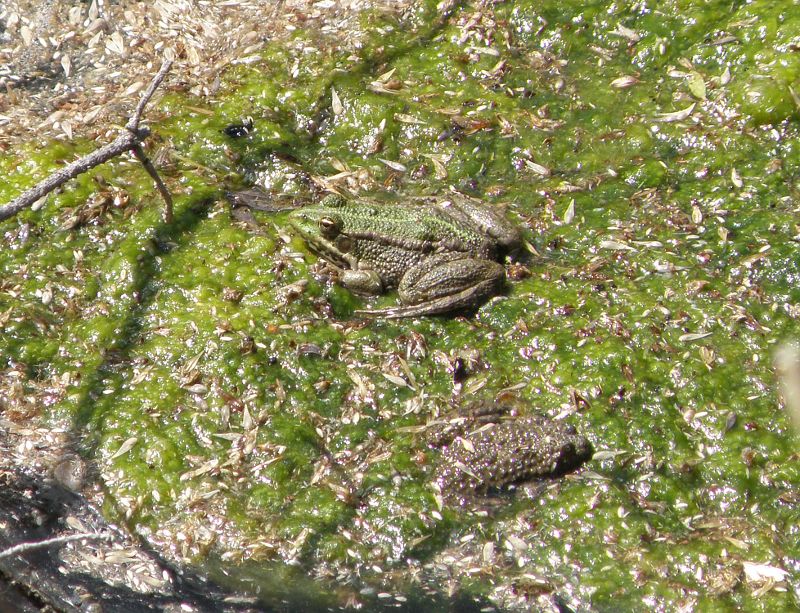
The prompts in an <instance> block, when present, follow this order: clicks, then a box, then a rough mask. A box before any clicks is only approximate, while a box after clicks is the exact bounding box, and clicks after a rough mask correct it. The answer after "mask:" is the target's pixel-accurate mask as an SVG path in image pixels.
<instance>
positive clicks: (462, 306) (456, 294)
mask: <svg viewBox="0 0 800 613" xmlns="http://www.w3.org/2000/svg"><path fill="white" fill-rule="evenodd" d="M505 279H506V274H505V269H504V268H503V266H501V265H500V264H498V263H497V262H494V261H492V260H484V259H479V258H469V257H467V258H465V257H460V256H459V257H454V254H448V255H446V256H444V255H443V256H441V257H438V258H436V257H434V258H430V259H429V260H427V261H425V262H423V263H421V264H420V265H418V266H415V267H414V268H412V269H410V270H409V271H408V272H407V273H406V274H405V275H404V276H403V279H402V280H401V281H400V285H399V287H398V288H397V290H398V294H399V296H400V300H401V301H402V302H403V303H404V305H405V306H400V307H393V308H388V309H381V310H375V311H359V314H361V315H369V316H380V317H387V318H400V317H415V316H418V315H440V314H442V313H448V312H451V311H463V310H466V309H470V308H475V307H477V306H479V305H480V304H482V303H484V302H485V301H486V300H488V299H489V298H490V297H492V296H494V295H496V294H498V293H500V292H501V291H502V290H503V286H504V285H505Z"/></svg>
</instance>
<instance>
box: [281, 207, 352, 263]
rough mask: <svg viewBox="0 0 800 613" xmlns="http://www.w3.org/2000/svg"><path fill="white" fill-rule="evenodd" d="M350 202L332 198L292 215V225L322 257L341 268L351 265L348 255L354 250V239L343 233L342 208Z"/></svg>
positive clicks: (290, 220) (293, 212)
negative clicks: (352, 240)
mask: <svg viewBox="0 0 800 613" xmlns="http://www.w3.org/2000/svg"><path fill="white" fill-rule="evenodd" d="M346 203H347V201H346V200H345V199H344V198H342V197H341V196H336V195H331V196H328V197H326V198H325V199H324V200H322V202H320V203H319V204H315V205H312V206H306V207H303V208H301V209H297V210H295V211H292V213H291V214H290V215H289V223H290V224H291V225H292V227H293V228H294V229H295V230H297V232H299V233H300V236H302V237H303V239H304V240H305V241H306V242H307V243H308V246H309V248H310V249H311V250H312V251H314V252H315V253H317V254H318V255H319V256H320V257H323V258H325V259H326V260H329V261H331V262H333V263H334V264H338V265H341V266H348V265H349V264H350V262H349V259H348V257H347V253H348V252H349V251H350V249H351V247H352V242H351V240H350V238H348V237H347V236H345V235H344V234H343V233H342V227H343V222H342V211H341V208H342V207H343V206H344V205H345V204H346Z"/></svg>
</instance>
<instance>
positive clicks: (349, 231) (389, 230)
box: [290, 196, 521, 318]
mask: <svg viewBox="0 0 800 613" xmlns="http://www.w3.org/2000/svg"><path fill="white" fill-rule="evenodd" d="M290 222H291V224H292V226H294V228H295V229H296V230H297V231H298V232H299V233H300V235H301V236H302V237H303V238H304V239H305V240H306V242H307V243H308V245H309V248H310V249H311V250H312V251H314V252H316V253H317V254H318V255H319V256H320V257H322V258H323V259H325V260H326V261H328V262H330V263H331V264H333V265H334V266H336V267H338V268H340V269H341V273H340V282H341V284H342V285H343V286H344V287H346V288H348V289H350V290H352V291H354V292H356V293H360V294H366V295H378V294H382V293H384V292H386V291H388V290H391V289H395V288H397V290H398V295H399V298H400V301H401V302H402V303H403V305H404V306H399V307H394V308H388V309H382V310H372V311H369V310H368V311H359V313H360V314H364V315H371V316H383V317H389V318H397V317H411V316H417V315H436V314H440V313H447V312H450V311H457V310H463V309H469V308H474V307H476V306H478V305H480V304H481V303H482V302H484V301H486V300H487V299H488V298H490V297H491V296H494V295H495V294H498V293H499V292H500V291H502V288H503V285H504V283H505V278H506V274H505V269H504V268H503V266H502V265H501V264H500V263H498V260H499V259H500V258H501V257H502V256H503V255H504V254H506V253H509V252H512V251H514V250H516V249H518V248H519V246H520V245H521V238H520V234H519V231H518V230H517V228H516V227H515V226H514V225H513V224H511V223H510V222H509V221H507V220H506V219H505V218H504V217H502V216H501V215H500V214H499V213H497V212H496V211H492V210H490V209H487V208H486V207H483V206H480V205H479V204H477V203H475V202H472V201H470V200H468V199H466V198H464V197H455V196H454V197H453V198H452V199H450V200H448V201H445V202H442V203H439V204H427V205H411V204H400V203H398V204H372V203H366V202H354V201H348V200H346V199H344V198H342V197H341V196H328V197H327V198H325V199H324V200H323V201H322V202H320V203H319V204H317V205H313V206H307V207H304V208H302V209H298V210H296V211H293V212H292V214H291V216H290Z"/></svg>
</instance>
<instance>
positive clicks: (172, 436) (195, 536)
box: [0, 1, 800, 611]
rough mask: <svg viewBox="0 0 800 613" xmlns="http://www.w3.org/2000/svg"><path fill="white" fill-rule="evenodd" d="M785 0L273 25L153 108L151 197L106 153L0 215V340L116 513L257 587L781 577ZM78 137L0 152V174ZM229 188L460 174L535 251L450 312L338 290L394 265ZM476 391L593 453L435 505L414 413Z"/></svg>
mask: <svg viewBox="0 0 800 613" xmlns="http://www.w3.org/2000/svg"><path fill="white" fill-rule="evenodd" d="M796 13H797V11H796V6H794V4H793V3H792V2H788V1H787V2H750V3H721V2H667V3H659V4H658V7H657V8H656V6H655V5H653V6H649V5H647V4H642V3H638V4H619V3H610V2H593V3H583V2H582V3H575V2H516V3H498V4H489V3H469V2H467V3H462V4H458V5H454V6H452V7H450V8H449V10H446V11H443V12H442V11H440V10H437V7H436V5H435V4H432V3H421V4H420V5H419V7H417V8H416V9H415V10H413V11H411V12H409V13H408V14H405V15H402V16H396V15H395V16H387V15H382V14H377V13H375V14H366V15H364V16H363V18H362V23H361V26H360V27H361V29H362V31H361V34H360V36H358V37H357V38H358V40H360V44H359V45H350V46H347V45H345V47H346V48H343V47H342V46H341V45H339V44H338V41H337V40H335V39H333V38H328V37H325V36H321V35H316V34H312V33H308V32H305V33H304V32H300V31H298V32H296V34H295V36H294V38H293V39H292V40H290V41H288V42H282V43H280V44H275V45H274V47H268V48H267V50H266V51H265V53H264V54H263V56H262V59H261V60H260V61H259V62H256V63H251V64H248V65H246V66H236V67H232V68H231V69H230V70H229V71H228V72H227V73H226V76H225V79H224V80H223V83H222V85H221V87H220V89H219V92H218V94H217V95H216V98H215V99H213V100H193V99H188V100H187V98H186V96H185V95H183V94H178V93H169V94H167V95H166V96H165V97H164V98H163V99H162V101H161V103H160V107H159V108H158V109H157V110H154V111H152V112H151V113H150V115H151V116H152V118H153V119H152V121H151V127H152V129H153V132H154V137H153V139H152V141H151V145H152V148H151V153H155V151H156V150H158V149H161V150H162V152H163V153H164V155H163V156H161V157H160V159H161V161H162V168H163V172H164V174H165V177H166V178H167V179H168V182H169V184H170V188H171V189H172V190H173V193H174V195H175V197H176V218H175V221H174V223H172V224H169V225H165V224H163V223H162V222H161V221H160V211H159V207H160V202H159V200H158V198H157V194H156V193H155V192H154V190H153V189H152V185H151V183H150V180H149V178H148V177H147V175H146V174H145V172H144V171H143V170H142V169H141V168H139V167H137V166H136V165H135V164H134V163H133V162H129V161H121V160H117V161H115V162H113V163H111V164H108V165H106V166H104V167H100V168H98V169H96V170H94V171H92V172H91V173H88V174H87V175H84V176H83V177H81V178H80V179H78V180H76V181H74V182H72V183H71V184H70V185H69V186H68V187H67V188H66V189H64V190H63V191H62V192H61V193H59V194H58V195H56V196H54V197H51V198H50V199H49V200H48V202H47V203H46V204H45V205H44V206H43V207H42V208H41V209H39V210H36V211H26V212H24V213H22V214H20V215H18V216H17V217H16V218H14V219H12V220H9V221H6V222H3V224H2V225H0V231H2V233H3V237H4V248H3V250H2V251H1V252H0V271H1V272H0V323H2V328H3V334H2V336H0V360H1V361H0V366H2V367H4V368H5V367H9V368H10V367H12V366H14V367H20V365H21V366H22V367H23V370H24V372H25V373H26V374H27V376H28V377H29V379H30V380H38V381H48V380H49V381H52V382H53V394H52V396H51V401H50V402H48V406H47V407H46V410H47V414H48V416H49V418H50V419H52V420H53V422H54V423H56V422H57V423H62V422H63V421H65V420H67V421H69V423H71V424H72V425H73V427H74V429H75V431H76V432H77V433H78V434H79V435H80V438H81V440H82V445H83V452H84V454H85V455H86V456H87V457H88V458H91V459H93V460H94V461H96V463H97V465H98V467H99V470H100V475H101V481H102V483H103V487H104V489H105V492H106V503H107V504H106V510H107V513H108V515H109V517H112V518H114V519H115V520H117V521H121V522H124V523H125V524H126V525H127V526H128V527H129V528H130V529H132V530H134V531H135V532H137V533H138V534H140V535H142V536H143V537H144V538H146V539H147V540H148V541H150V542H151V543H152V544H154V545H155V546H156V547H158V548H159V549H161V550H162V551H164V552H166V553H168V554H169V555H170V556H172V557H175V558H177V559H181V560H191V561H192V562H193V563H195V564H198V565H200V566H201V567H205V568H209V569H214V574H215V576H217V577H227V579H226V580H227V581H229V582H230V583H231V584H232V585H235V586H238V587H240V588H245V589H250V590H253V591H255V592H259V593H260V594H261V597H262V598H263V599H264V602H265V603H267V604H269V603H272V604H274V603H280V602H282V601H283V600H286V599H289V600H293V601H294V602H298V601H299V600H302V599H307V600H305V602H306V603H307V604H308V605H309V606H311V605H314V606H320V607H322V606H344V605H345V604H347V603H348V602H350V603H353V602H366V603H372V604H376V603H377V604H376V606H378V605H381V604H382V603H385V604H386V605H387V606H388V605H389V604H393V605H403V603H405V606H408V607H411V606H412V604H413V605H414V606H423V605H425V606H428V607H433V608H435V607H442V608H445V607H447V606H451V605H452V603H453V602H454V600H453V599H452V598H457V599H460V600H459V601H458V602H462V603H463V602H464V601H465V600H469V601H472V602H474V603H478V604H476V605H475V606H478V607H480V606H490V605H491V603H494V604H496V605H497V606H498V607H500V608H505V607H509V608H513V607H515V606H520V603H521V602H523V601H524V599H526V598H527V599H529V600H530V601H533V602H538V603H539V604H542V603H550V605H551V606H554V605H553V603H562V604H564V605H566V606H570V607H573V608H577V609H594V610H598V611H605V610H609V611H610V610H619V608H620V607H622V608H626V609H636V608H643V607H647V608H652V609H655V610H672V609H675V608H678V607H681V606H694V607H696V608H703V609H704V610H721V611H722V610H735V609H739V610H770V609H774V610H788V609H791V608H795V607H797V606H798V602H797V599H798V596H797V594H798V589H800V583H798V578H799V575H798V572H799V571H800V569H799V568H798V559H799V558H800V547H799V546H798V513H797V502H798V485H800V475H799V474H798V466H799V465H800V463H799V461H798V457H799V456H798V455H797V452H796V449H797V445H796V441H793V439H792V432H791V430H790V427H789V423H788V420H787V419H786V417H785V415H784V413H783V411H782V409H781V402H780V399H779V397H778V394H777V383H776V377H775V374H774V369H773V367H772V360H773V356H774V352H775V349H776V347H777V346H778V345H779V344H780V343H781V342H783V341H786V340H791V339H793V338H795V337H796V336H797V334H798V332H797V327H798V324H797V318H798V316H800V304H799V303H798V301H800V290H798V276H799V275H800V264H799V262H800V256H799V255H798V242H797V241H798V228H797V187H796V176H797V168H798V142H800V141H799V140H798V119H800V111H799V110H798V108H799V107H798V102H797V99H796V98H797V97H796V93H797V92H800V54H798V52H797V45H798V40H800V19H798V18H797V16H796ZM246 117H252V120H253V128H252V129H251V130H249V131H248V132H247V133H246V134H243V135H242V136H240V137H236V138H235V137H232V136H229V135H226V134H225V133H224V132H223V129H224V128H225V127H226V126H228V125H230V124H232V123H236V122H241V121H243V119H244V118H246ZM90 149H91V145H90V144H88V143H76V144H74V145H65V144H63V143H62V144H53V145H49V146H47V147H44V148H42V147H38V146H34V145H31V147H30V148H29V149H24V148H23V149H22V150H18V151H15V152H13V153H8V152H7V153H5V154H3V155H2V157H0V168H2V172H3V174H4V176H6V177H7V181H6V182H4V183H2V184H0V200H2V201H6V200H9V199H10V198H12V197H13V196H15V195H16V194H17V193H19V191H21V190H22V189H23V188H24V187H25V186H26V185H28V184H31V183H33V182H34V181H35V180H36V179H37V178H39V177H41V176H43V175H44V174H46V173H47V172H49V171H50V170H52V169H53V168H55V167H57V166H58V165H60V164H61V163H63V161H64V160H67V159H71V158H72V157H73V156H74V155H76V154H80V153H84V152H86V151H88V150H90ZM165 160H166V161H165ZM387 162H388V164H387ZM398 164H399V165H402V167H403V168H405V170H404V171H403V170H401V167H400V166H398ZM252 185H259V186H260V187H261V188H263V189H264V190H265V192H266V193H267V194H268V195H269V196H270V197H271V198H274V201H275V203H276V204H277V205H280V204H281V203H287V202H293V203H297V202H303V201H312V200H314V199H315V198H317V197H318V196H319V195H320V192H321V191H322V189H321V188H320V185H329V186H335V187H340V188H346V189H350V190H351V191H358V192H361V193H365V194H367V195H369V196H371V197H374V198H379V199H383V200H389V201H391V199H393V198H394V199H398V200H403V199H406V198H411V197H415V196H420V195H430V194H442V195H446V193H447V191H448V190H449V189H450V188H451V187H453V188H456V189H458V190H460V191H463V192H465V193H468V194H469V195H471V196H474V197H478V198H481V199H482V200H484V201H486V202H487V206H498V207H501V206H502V207H506V210H507V215H508V217H509V218H510V219H513V220H514V221H516V222H517V223H518V224H519V225H520V227H521V228H522V229H523V232H524V234H525V238H526V240H527V241H528V243H529V244H530V246H531V249H530V253H529V254H528V255H527V256H526V257H525V258H523V260H522V262H521V263H520V264H519V265H518V266H517V268H516V269H514V270H515V271H516V272H514V270H512V274H511V275H510V276H511V277H512V281H511V283H510V288H509V291H508V293H507V295H505V296H502V297H499V298H498V299H495V300H492V301H490V302H489V303H487V304H486V305H484V306H482V307H481V308H480V309H478V311H477V312H476V313H474V314H472V315H470V316H469V317H435V318H419V319H411V320H400V321H364V320H360V319H358V318H355V317H353V311H354V310H355V309H356V308H359V307H361V306H363V305H364V304H367V303H369V304H371V305H378V306H386V305H390V304H393V303H394V302H395V300H396V297H395V296H392V295H389V296H386V297H381V298H380V299H378V300H374V301H364V300H362V299H360V298H358V297H356V296H353V295H351V294H350V293H349V292H347V291H346V290H343V289H341V288H339V287H336V286H335V285H333V284H331V283H330V282H329V279H328V278H327V277H326V276H325V275H324V274H322V273H321V272H320V271H319V270H318V269H317V268H315V266H314V263H315V262H316V258H315V257H314V256H313V255H311V254H310V253H309V252H308V250H307V249H306V247H305V246H304V245H303V244H302V242H301V241H299V240H298V239H297V238H296V237H294V236H292V234H291V232H290V230H289V228H288V226H287V224H286V213H284V212H276V213H266V212H256V213H255V218H256V221H257V225H254V224H252V223H250V224H247V223H243V222H241V221H240V220H238V219H237V218H236V217H234V216H232V215H231V210H230V204H229V203H228V201H227V200H226V198H225V194H226V192H228V191H230V190H235V189H238V188H242V187H249V186H252ZM498 396H499V397H502V398H512V399H513V400H514V402H516V403H518V404H519V405H520V406H521V407H523V408H522V410H523V411H530V412H539V413H543V414H546V415H549V416H551V417H559V418H564V419H566V420H567V421H568V422H569V423H571V424H573V425H575V426H576V427H577V428H578V430H579V431H580V432H581V433H582V434H584V435H586V436H587V437H588V438H589V439H590V440H591V442H592V444H593V446H594V448H595V450H597V451H598V452H599V454H598V455H597V456H596V458H595V459H594V460H593V461H592V462H590V463H589V465H588V466H587V468H586V469H585V470H584V471H583V472H581V473H578V474H577V475H573V476H570V477H567V478H564V479H561V480H558V481H552V482H544V483H543V484H539V485H537V486H533V487H530V488H523V489H522V490H521V491H518V492H517V493H516V494H515V495H513V496H507V497H504V498H502V499H501V500H500V503H499V504H496V502H497V501H495V504H494V505H493V506H492V507H491V508H490V509H489V510H488V511H486V510H485V509H479V510H476V509H474V508H459V507H455V508H454V507H451V506H447V505H445V506H441V504H440V502H441V501H440V500H439V499H437V496H436V493H435V491H434V489H433V488H432V486H431V484H430V465H431V463H432V462H434V461H435V458H434V457H433V453H432V452H431V451H430V450H428V449H427V448H426V447H425V446H424V445H422V444H421V443H420V441H419V437H418V436H417V435H416V432H417V430H418V427H419V426H421V425H422V424H424V423H425V422H426V421H428V420H429V419H431V418H432V417H435V416H438V415H439V414H441V413H443V412H445V411H447V410H449V409H450V408H451V407H452V406H454V405H462V404H465V403H468V402H470V401H472V400H474V399H476V398H480V399H484V400H491V399H493V398H495V397H498ZM751 564H761V565H767V566H769V567H773V568H776V569H781V570H782V571H785V574H784V573H782V572H778V576H777V578H778V579H782V580H779V581H775V583H774V584H771V583H770V582H769V580H759V579H758V577H755V575H754V574H753V571H752V569H753V568H754V567H753V566H751ZM747 570H749V571H751V572H745V571H747ZM765 572H766V571H765ZM773 578H774V577H773ZM418 585H422V586H423V587H424V588H425V589H424V590H422V592H419V588H418V587H417V586H418ZM416 593H422V594H424V596H412V594H416ZM453 593H457V594H458V595H457V596H456V597H451V595H452V594H453ZM398 597H399V599H398ZM414 598H423V600H424V599H430V600H424V602H420V601H415V600H414ZM404 599H405V600H404Z"/></svg>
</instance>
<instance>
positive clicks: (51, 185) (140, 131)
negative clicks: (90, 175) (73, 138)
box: [0, 59, 172, 223]
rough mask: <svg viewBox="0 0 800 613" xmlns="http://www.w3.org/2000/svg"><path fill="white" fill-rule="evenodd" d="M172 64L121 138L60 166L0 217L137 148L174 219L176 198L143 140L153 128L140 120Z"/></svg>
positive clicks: (167, 66) (2, 210)
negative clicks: (151, 160)
mask: <svg viewBox="0 0 800 613" xmlns="http://www.w3.org/2000/svg"><path fill="white" fill-rule="evenodd" d="M171 67H172V60H171V59H168V60H165V61H164V63H163V64H162V65H161V69H160V70H159V71H158V74H156V76H155V77H154V78H153V81H152V82H151V83H150V85H149V87H148V88H147V90H145V92H144V94H143V95H142V97H141V99H140V100H139V104H137V105H136V110H135V111H134V112H133V115H131V117H130V119H129V120H128V123H127V124H125V130H123V132H122V133H121V134H120V135H119V136H117V138H115V139H114V140H113V141H112V142H110V143H109V144H107V145H103V146H102V147H100V148H99V149H95V150H94V151H92V152H91V153H90V154H88V155H85V156H83V157H82V158H80V159H77V160H75V161H74V162H72V163H71V164H68V165H67V166H65V167H64V168H60V169H58V170H56V171H55V172H54V173H52V174H51V175H50V176H48V177H47V178H45V179H43V180H42V181H40V182H39V183H37V184H36V185H34V186H33V187H31V188H30V189H28V190H26V191H24V192H23V193H22V194H20V195H19V196H18V197H16V198H15V199H14V200H12V201H11V202H9V203H8V204H7V205H5V206H0V221H2V220H4V219H8V218H9V217H13V216H14V215H16V214H17V213H19V212H20V211H21V210H23V209H25V208H27V207H29V206H31V205H32V204H34V203H35V202H37V201H38V200H40V199H41V198H44V197H45V196H46V195H47V194H49V193H50V192H52V191H53V190H54V189H57V188H58V187H60V186H61V185H63V184H64V183H66V182H67V181H69V180H70V179H74V178H75V177H77V176H78V175H79V174H82V173H84V172H86V171H87V170H91V169H92V168H94V167H95V166H99V165H100V164H103V163H104V162H107V161H108V160H110V159H111V158H114V157H116V156H118V155H120V154H121V153H125V152H126V151H133V153H134V155H135V156H136V158H137V159H138V160H139V161H140V162H141V163H142V164H143V165H144V167H145V169H146V170H147V172H148V174H150V176H151V177H153V180H154V181H155V182H156V187H157V188H158V191H159V192H160V193H161V196H162V197H163V198H164V203H165V206H164V221H165V222H167V223H169V222H170V221H172V198H171V197H169V192H168V191H167V187H166V185H164V182H163V181H162V180H161V178H160V177H159V176H158V173H157V172H156V169H155V167H154V166H153V165H152V164H151V163H150V160H148V159H147V156H146V155H145V154H144V150H143V149H142V141H143V140H144V139H145V138H147V137H148V136H149V135H150V130H149V129H148V128H140V127H139V122H140V121H141V119H142V113H143V112H144V107H145V106H146V105H147V103H148V102H149V101H150V98H152V97H153V94H154V93H155V91H156V89H157V88H158V86H159V85H161V82H162V81H163V80H164V77H166V75H167V72H169V69H170V68H171ZM165 194H166V196H165Z"/></svg>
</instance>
